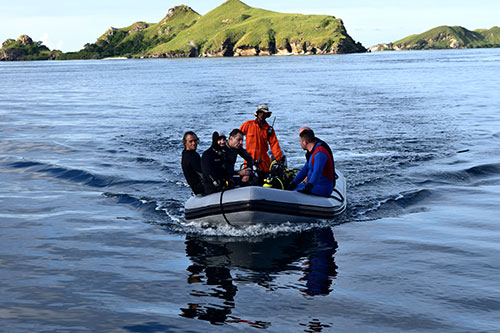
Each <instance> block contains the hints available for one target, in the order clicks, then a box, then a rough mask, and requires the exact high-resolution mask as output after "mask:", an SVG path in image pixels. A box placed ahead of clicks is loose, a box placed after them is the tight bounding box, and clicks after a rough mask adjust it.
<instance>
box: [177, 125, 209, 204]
mask: <svg viewBox="0 0 500 333" xmlns="http://www.w3.org/2000/svg"><path fill="white" fill-rule="evenodd" d="M198 142H200V139H198V136H197V135H196V134H195V133H194V132H192V131H188V132H186V133H184V136H183V137H182V144H183V145H184V150H183V151H182V161H181V164H182V172H183V173H184V177H185V178H186V181H187V183H188V184H189V186H190V187H191V190H193V192H194V194H196V195H198V194H203V193H204V189H203V181H202V172H201V158H200V155H199V154H198V152H197V151H196V149H197V148H198Z"/></svg>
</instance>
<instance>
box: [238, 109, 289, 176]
mask: <svg viewBox="0 0 500 333" xmlns="http://www.w3.org/2000/svg"><path fill="white" fill-rule="evenodd" d="M271 114H272V112H271V111H269V107H268V106H267V105H266V104H261V105H259V106H258V107H257V111H255V113H254V116H255V117H256V118H255V119H254V120H248V121H246V122H244V123H243V124H242V125H241V126H240V130H241V131H242V132H243V133H244V134H245V135H246V137H247V139H246V150H247V151H248V153H249V154H250V156H252V158H253V159H254V160H260V161H261V163H260V164H259V169H260V170H261V171H266V172H267V171H269V168H270V166H271V159H270V158H269V155H268V154H267V152H268V150H269V146H270V147H271V152H272V154H273V156H274V158H275V159H276V160H278V161H282V160H283V159H284V155H283V153H282V151H281V147H280V144H279V142H278V138H277V137H276V132H275V131H274V128H273V127H272V126H270V125H269V124H268V123H267V121H266V119H267V118H269V117H270V116H271ZM247 162H248V161H247Z"/></svg>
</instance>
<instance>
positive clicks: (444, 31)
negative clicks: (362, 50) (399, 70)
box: [369, 25, 500, 51]
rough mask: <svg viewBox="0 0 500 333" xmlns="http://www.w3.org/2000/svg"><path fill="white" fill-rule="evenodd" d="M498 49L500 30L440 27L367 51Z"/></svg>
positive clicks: (379, 45) (496, 28)
mask: <svg viewBox="0 0 500 333" xmlns="http://www.w3.org/2000/svg"><path fill="white" fill-rule="evenodd" d="M493 47H500V28H499V27H493V28H491V29H489V30H486V29H477V30H474V31H471V30H467V29H466V28H464V27H459V26H453V27H450V26H446V25H443V26H440V27H436V28H434V29H431V30H428V31H426V32H424V33H421V34H418V35H411V36H408V37H405V38H403V39H400V40H398V41H395V42H393V43H387V44H385V43H383V44H378V45H375V46H372V47H370V48H369V51H388V50H391V51H403V50H435V49H471V48H493Z"/></svg>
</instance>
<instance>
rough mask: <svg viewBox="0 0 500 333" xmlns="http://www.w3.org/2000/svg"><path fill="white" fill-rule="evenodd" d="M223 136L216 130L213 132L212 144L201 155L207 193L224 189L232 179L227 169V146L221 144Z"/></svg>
mask: <svg viewBox="0 0 500 333" xmlns="http://www.w3.org/2000/svg"><path fill="white" fill-rule="evenodd" d="M222 136H223V135H222V134H221V133H220V132H217V131H215V132H214V133H213V134H212V145H211V146H210V148H208V149H207V150H205V151H204V152H203V155H202V156H201V170H202V172H203V184H204V189H205V194H211V193H214V192H219V191H222V189H223V188H225V187H227V186H228V182H229V180H230V177H229V176H228V173H227V171H226V156H225V147H224V146H221V145H220V144H219V140H220V138H221V137H222Z"/></svg>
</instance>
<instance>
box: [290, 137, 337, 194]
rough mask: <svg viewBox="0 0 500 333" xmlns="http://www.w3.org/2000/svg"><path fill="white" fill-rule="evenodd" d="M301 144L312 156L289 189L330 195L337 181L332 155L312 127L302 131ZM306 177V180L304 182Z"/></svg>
mask: <svg viewBox="0 0 500 333" xmlns="http://www.w3.org/2000/svg"><path fill="white" fill-rule="evenodd" d="M300 146H301V147H302V149H304V150H307V152H308V153H310V156H309V159H308V160H306V163H305V164H304V167H302V169H301V170H300V171H299V173H298V174H297V176H296V177H295V179H294V180H293V181H292V182H291V183H290V186H289V187H288V189H289V190H292V189H295V190H296V191H300V192H303V193H306V194H316V195H321V196H329V195H330V194H331V193H332V191H333V188H334V182H335V170H334V167H333V158H332V155H331V154H330V153H329V152H328V150H327V149H326V148H325V147H324V146H323V145H322V144H321V142H319V141H318V139H317V138H316V137H315V136H314V132H313V131H312V130H311V129H304V130H302V132H300ZM306 157H307V155H306ZM306 177H307V180H306V182H305V183H302V181H303V180H305V179H306Z"/></svg>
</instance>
